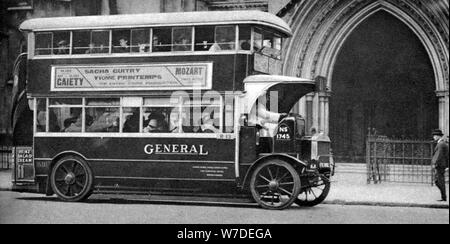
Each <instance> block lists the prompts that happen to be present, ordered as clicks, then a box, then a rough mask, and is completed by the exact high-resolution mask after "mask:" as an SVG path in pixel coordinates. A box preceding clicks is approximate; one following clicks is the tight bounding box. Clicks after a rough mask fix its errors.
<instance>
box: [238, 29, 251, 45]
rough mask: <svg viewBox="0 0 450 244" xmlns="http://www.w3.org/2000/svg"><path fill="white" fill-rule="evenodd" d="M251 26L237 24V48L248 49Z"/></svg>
mask: <svg viewBox="0 0 450 244" xmlns="http://www.w3.org/2000/svg"><path fill="white" fill-rule="evenodd" d="M251 35H252V28H251V27H250V26H239V47H238V48H239V49H240V50H245V51H250V48H251V44H250V41H251Z"/></svg>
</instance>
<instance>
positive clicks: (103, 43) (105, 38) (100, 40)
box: [89, 30, 109, 53]
mask: <svg viewBox="0 0 450 244" xmlns="http://www.w3.org/2000/svg"><path fill="white" fill-rule="evenodd" d="M91 44H93V46H94V52H92V53H109V31H107V30H100V31H92V33H91V43H89V45H91ZM90 47H91V46H90Z"/></svg>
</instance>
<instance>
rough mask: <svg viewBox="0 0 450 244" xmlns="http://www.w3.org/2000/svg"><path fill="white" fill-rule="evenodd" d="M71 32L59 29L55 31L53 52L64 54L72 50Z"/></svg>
mask: <svg viewBox="0 0 450 244" xmlns="http://www.w3.org/2000/svg"><path fill="white" fill-rule="evenodd" d="M69 45H70V32H68V31H58V32H54V33H53V54H55V55H64V54H69V52H70V46H69Z"/></svg>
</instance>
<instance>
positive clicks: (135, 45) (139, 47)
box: [131, 29, 150, 53]
mask: <svg viewBox="0 0 450 244" xmlns="http://www.w3.org/2000/svg"><path fill="white" fill-rule="evenodd" d="M149 51H150V29H135V30H131V52H133V53H146V52H149Z"/></svg>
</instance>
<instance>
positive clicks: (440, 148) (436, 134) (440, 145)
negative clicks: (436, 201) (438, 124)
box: [431, 130, 448, 202]
mask: <svg viewBox="0 0 450 244" xmlns="http://www.w3.org/2000/svg"><path fill="white" fill-rule="evenodd" d="M433 139H434V141H435V142H437V145H436V147H435V148H434V153H433V158H432V159H431V163H432V165H433V166H434V168H435V172H436V186H437V187H438V188H439V190H440V191H441V200H440V201H443V202H445V201H447V193H446V191H445V170H446V169H447V168H448V145H447V142H445V140H444V134H443V133H442V131H441V130H434V131H433Z"/></svg>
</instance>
